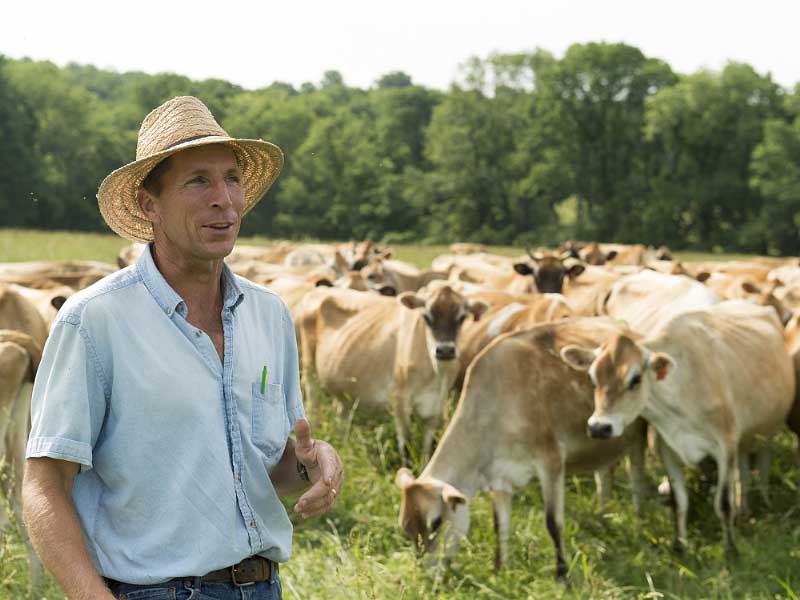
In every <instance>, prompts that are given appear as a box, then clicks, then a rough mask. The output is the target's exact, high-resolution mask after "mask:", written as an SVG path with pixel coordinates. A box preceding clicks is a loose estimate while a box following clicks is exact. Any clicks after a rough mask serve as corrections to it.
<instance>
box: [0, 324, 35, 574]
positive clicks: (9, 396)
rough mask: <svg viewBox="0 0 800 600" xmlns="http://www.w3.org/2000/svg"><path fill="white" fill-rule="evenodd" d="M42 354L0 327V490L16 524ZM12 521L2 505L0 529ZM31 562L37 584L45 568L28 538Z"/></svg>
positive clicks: (23, 336) (23, 337)
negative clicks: (32, 404) (32, 400)
mask: <svg viewBox="0 0 800 600" xmlns="http://www.w3.org/2000/svg"><path fill="white" fill-rule="evenodd" d="M41 356H42V349H41V346H40V345H39V344H38V343H36V342H35V341H34V340H33V338H31V336H29V335H26V334H25V333H22V332H21V331H14V330H9V329H0V491H2V496H3V497H4V498H5V499H6V501H7V502H8V505H9V508H10V509H11V510H12V511H13V513H14V515H15V517H16V520H17V524H18V525H19V527H21V528H23V527H24V525H23V521H22V474H23V469H24V467H25V447H26V445H27V443H28V432H29V430H30V414H31V392H32V390H33V379H34V375H35V374H36V369H37V367H38V366H39V360H40V359H41ZM8 524H9V522H8V517H7V515H6V512H5V510H3V509H2V508H0V532H2V531H3V530H4V529H6V528H7V526H8ZM25 541H26V545H27V547H28V558H29V561H30V573H31V574H30V582H31V584H32V585H33V586H35V585H36V584H37V583H38V581H39V580H40V579H41V576H42V567H41V564H40V563H39V560H38V558H37V557H36V553H35V552H34V551H33V547H32V546H31V544H30V541H29V540H28V539H27V536H26V537H25Z"/></svg>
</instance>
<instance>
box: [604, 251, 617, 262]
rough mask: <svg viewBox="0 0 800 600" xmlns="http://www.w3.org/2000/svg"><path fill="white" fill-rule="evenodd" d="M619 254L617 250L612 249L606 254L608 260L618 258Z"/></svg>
mask: <svg viewBox="0 0 800 600" xmlns="http://www.w3.org/2000/svg"><path fill="white" fill-rule="evenodd" d="M617 254H619V253H618V252H617V251H616V250H611V251H610V252H609V253H608V254H606V260H614V259H615V258H617Z"/></svg>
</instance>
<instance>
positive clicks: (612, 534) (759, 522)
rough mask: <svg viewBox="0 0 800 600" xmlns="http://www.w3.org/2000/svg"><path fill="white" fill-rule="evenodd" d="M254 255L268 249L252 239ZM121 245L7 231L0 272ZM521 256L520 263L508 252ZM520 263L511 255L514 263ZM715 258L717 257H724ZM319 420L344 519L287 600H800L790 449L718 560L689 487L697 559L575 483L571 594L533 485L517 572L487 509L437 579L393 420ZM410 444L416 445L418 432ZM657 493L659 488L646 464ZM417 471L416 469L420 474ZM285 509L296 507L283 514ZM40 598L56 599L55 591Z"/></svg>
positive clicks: (17, 575) (588, 484) (703, 510)
mask: <svg viewBox="0 0 800 600" xmlns="http://www.w3.org/2000/svg"><path fill="white" fill-rule="evenodd" d="M246 242H247V243H266V240H263V238H262V239H251V240H246ZM125 243H126V242H124V240H120V239H119V238H116V237H113V236H110V235H109V236H102V235H86V234H61V233H36V232H25V233H22V232H17V231H8V230H6V231H0V261H6V260H23V259H26V260H34V259H36V260H38V259H54V258H73V259H94V260H103V261H108V262H113V260H114V258H115V257H116V252H117V251H118V249H119V248H120V247H121V246H123V245H125ZM396 250H397V256H398V258H401V259H403V260H409V261H412V262H415V263H417V264H423V263H424V262H426V261H429V260H430V259H429V257H430V256H434V255H436V254H438V253H441V252H445V251H446V250H447V249H446V247H443V246H442V247H413V246H402V247H399V248H396ZM507 252H508V253H518V252H519V249H507ZM512 255H513V254H512ZM717 257H718V256H717ZM320 404H321V406H320V408H319V410H318V414H317V416H316V418H315V423H314V428H315V435H316V436H318V437H320V438H321V439H326V440H329V441H330V442H331V443H333V444H334V446H335V447H336V448H337V449H338V450H339V452H340V454H341V456H342V459H343V461H344V463H345V466H346V484H345V487H344V490H343V493H342V496H341V499H340V501H339V503H338V505H337V507H336V509H335V510H334V511H333V512H332V513H331V514H330V515H329V516H328V517H327V518H323V519H316V520H312V521H302V522H301V521H299V520H297V519H295V518H294V517H293V519H294V520H295V522H296V531H295V536H294V555H293V557H292V559H291V560H290V561H289V562H288V563H287V564H286V565H284V566H283V567H282V569H281V576H282V580H283V582H284V597H285V598H286V599H287V600H300V599H303V600H305V599H321V600H327V599H330V600H345V599H347V600H350V599H351V598H358V599H362V598H363V599H391V600H412V599H413V600H417V599H418V600H423V599H425V600H427V599H432V598H441V599H447V600H468V599H469V600H472V599H476V598H477V599H494V598H498V599H499V598H506V599H529V598H530V599H550V598H564V599H581V600H583V599H594V598H596V599H608V600H610V599H644V598H666V599H670V600H674V599H683V598H697V599H709V600H729V599H730V600H732V599H736V600H738V599H744V600H756V599H758V600H782V599H786V600H790V599H796V598H797V597H798V596H800V569H798V565H800V489H799V488H798V484H800V467H798V465H797V464H796V463H795V461H794V456H793V440H791V439H790V438H789V436H788V435H787V434H784V435H782V436H781V437H780V438H779V439H778V447H777V449H776V455H775V460H774V462H773V467H772V471H771V490H772V501H773V505H772V507H771V508H770V509H767V508H766V507H764V506H763V505H762V504H761V503H760V502H759V500H758V498H757V495H755V494H754V495H753V497H752V500H751V502H752V505H753V509H754V517H753V518H751V519H749V520H747V521H746V522H744V523H742V524H741V525H740V526H739V528H738V543H739V551H740V556H739V557H738V558H735V559H731V558H726V557H725V555H724V554H723V552H722V547H721V542H720V538H721V534H720V527H719V522H718V519H717V517H716V515H715V514H714V511H713V508H712V502H711V498H710V497H709V496H707V495H701V493H700V491H699V489H700V485H699V481H698V479H697V478H696V477H695V478H690V484H691V490H692V495H691V500H690V502H691V512H690V521H689V526H690V530H689V535H690V544H691V546H690V549H689V550H688V552H687V553H686V554H685V555H684V556H678V555H675V554H674V553H673V552H672V551H671V540H672V536H673V526H672V516H671V513H670V510H669V508H668V507H666V506H664V505H663V504H662V502H661V501H660V500H659V499H658V498H656V497H653V496H651V497H650V498H649V499H648V500H647V501H646V503H645V511H644V516H643V517H642V518H641V519H639V518H637V517H636V516H635V515H634V513H633V510H632V507H631V503H630V501H629V498H628V494H627V481H626V477H625V476H624V473H623V470H622V469H617V472H616V474H615V484H616V485H615V493H614V498H613V500H612V502H611V505H610V507H609V509H608V510H607V512H606V513H605V514H604V515H600V514H598V512H597V510H596V505H595V496H594V482H593V480H592V479H591V477H590V476H587V475H580V476H577V475H576V476H570V477H569V478H568V481H567V495H566V544H567V551H568V560H569V561H570V573H569V577H568V580H569V584H568V585H566V586H565V585H563V584H561V583H558V582H556V581H555V580H554V579H553V570H554V553H553V546H552V543H551V541H550V538H549V536H548V534H547V531H546V529H545V526H544V515H543V511H542V501H541V497H540V494H539V490H538V485H537V484H536V483H535V482H532V483H531V484H530V485H529V486H528V487H527V488H526V489H525V490H522V491H520V492H519V493H518V494H517V495H516V496H515V497H514V509H513V518H512V534H511V540H510V550H511V553H510V558H509V562H508V565H507V566H506V567H505V568H504V569H503V570H502V571H501V572H499V573H494V572H493V571H492V559H493V554H494V533H493V525H492V516H491V515H492V508H491V502H490V500H489V498H488V497H487V496H486V495H485V494H479V495H478V496H477V497H476V498H475V499H474V500H473V501H472V502H471V503H470V511H471V515H472V526H471V529H470V532H469V535H468V537H467V539H466V540H465V542H464V544H463V545H462V548H461V550H460V552H459V553H458V554H457V555H456V556H455V557H454V559H453V560H452V562H451V563H450V565H449V566H448V568H446V569H444V570H442V571H438V572H436V571H432V570H429V569H426V568H425V567H424V566H422V565H421V564H420V563H419V562H418V561H417V560H416V558H415V556H414V553H413V551H412V548H411V545H410V543H409V542H408V541H407V540H406V539H405V538H404V537H403V535H402V532H401V531H400V529H399V527H398V524H397V513H398V509H399V500H400V492H399V490H398V489H397V488H396V487H395V485H394V476H395V473H396V471H397V468H398V467H399V466H400V461H399V457H398V454H397V450H396V447H395V446H396V444H395V432H394V425H393V422H392V419H391V418H390V417H389V415H388V414H377V415H368V414H361V413H358V414H355V415H354V416H353V418H352V419H351V418H350V414H349V410H348V409H347V407H344V406H343V405H342V404H340V403H338V402H336V401H333V400H331V399H328V400H327V401H326V402H322V403H320ZM415 434H416V439H417V440H419V439H420V432H419V431H416V432H415ZM648 466H649V471H650V473H651V479H652V482H653V487H654V485H655V482H656V481H657V480H658V478H659V476H660V469H659V466H658V463H657V461H655V460H653V459H650V460H649V465H648ZM420 470H421V465H420V464H416V465H415V466H414V472H415V473H417V474H418V473H419V472H420ZM287 506H291V502H287ZM26 588H27V558H26V554H25V552H24V548H23V545H22V543H21V541H20V536H19V534H18V532H16V531H11V532H10V533H9V534H8V535H6V536H5V537H4V538H3V539H0V600H16V599H18V598H24V597H25V590H26ZM37 598H46V599H48V600H57V599H62V598H63V595H62V594H61V593H60V592H59V591H58V588H57V586H56V585H55V584H54V583H53V582H52V581H50V580H48V581H47V584H46V588H45V589H44V590H42V591H41V592H40V594H38V595H37Z"/></svg>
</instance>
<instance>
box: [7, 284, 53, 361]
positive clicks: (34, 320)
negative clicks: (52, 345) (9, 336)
mask: <svg viewBox="0 0 800 600" xmlns="http://www.w3.org/2000/svg"><path fill="white" fill-rule="evenodd" d="M0 329H11V330H16V331H21V332H22V333H25V334H27V335H29V336H31V337H32V338H33V340H34V341H35V342H36V343H37V344H38V345H39V346H41V347H44V343H45V341H46V340H47V334H48V331H49V329H48V324H47V322H46V321H45V319H44V317H43V316H42V315H41V314H40V312H39V311H38V310H37V309H36V307H35V306H34V305H33V304H32V303H31V302H30V301H29V300H28V299H27V298H26V297H25V296H24V295H23V294H21V293H20V292H19V288H18V287H17V286H13V285H7V284H3V283H0Z"/></svg>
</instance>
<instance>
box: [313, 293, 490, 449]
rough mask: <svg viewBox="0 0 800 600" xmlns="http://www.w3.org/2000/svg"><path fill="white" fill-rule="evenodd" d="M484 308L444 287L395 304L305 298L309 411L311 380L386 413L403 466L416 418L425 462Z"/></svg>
mask: <svg viewBox="0 0 800 600" xmlns="http://www.w3.org/2000/svg"><path fill="white" fill-rule="evenodd" d="M487 309H488V305H487V304H486V303H485V302H482V301H480V300H475V301H472V300H467V299H466V298H464V297H463V296H461V295H460V294H458V293H457V292H454V291H453V290H452V289H451V288H450V287H448V286H444V287H441V288H437V289H435V290H433V291H432V292H431V293H430V294H429V295H428V296H427V297H421V296H418V295H416V294H414V293H413V292H404V293H402V294H400V295H399V296H397V298H396V299H392V298H386V297H383V296H379V295H376V294H364V293H361V292H354V291H351V290H342V289H337V288H319V289H317V290H314V291H312V292H310V293H308V294H307V295H306V297H305V298H303V301H302V303H301V309H300V311H299V313H300V314H299V318H298V328H299V330H300V345H301V348H302V353H301V355H302V366H303V379H304V386H305V391H306V402H307V404H310V405H311V406H313V390H312V389H311V386H310V385H309V383H310V381H309V377H310V376H311V375H312V374H313V375H315V376H316V378H317V380H318V381H319V383H320V384H321V385H322V386H323V387H325V388H326V389H328V390H329V391H330V392H332V393H334V394H336V395H341V396H350V397H351V398H353V399H356V400H357V401H358V403H359V404H358V406H359V407H364V408H366V409H386V408H390V409H391V412H392V415H393V417H394V420H395V423H396V425H397V444H398V448H399V450H400V453H401V456H402V459H403V463H404V464H406V463H407V460H408V456H407V447H406V444H407V442H408V439H409V430H410V423H411V416H412V413H413V414H415V415H416V416H417V417H419V418H420V419H421V420H422V422H423V436H424V437H423V452H424V455H425V457H426V458H427V457H428V456H430V451H431V448H432V446H433V437H434V434H435V432H436V431H437V429H438V427H439V425H440V424H441V422H442V419H443V417H444V413H445V410H446V402H447V397H448V395H449V392H450V389H451V388H452V386H453V383H454V381H455V378H456V376H457V374H458V368H459V361H458V348H457V341H458V333H459V330H460V328H461V325H462V324H463V323H464V321H465V320H466V319H467V317H469V316H471V317H472V318H473V319H476V320H477V319H480V317H481V315H482V314H483V313H484V312H486V310H487Z"/></svg>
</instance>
